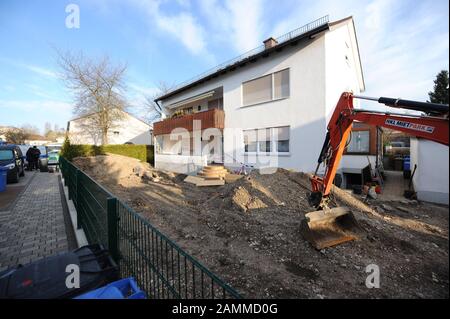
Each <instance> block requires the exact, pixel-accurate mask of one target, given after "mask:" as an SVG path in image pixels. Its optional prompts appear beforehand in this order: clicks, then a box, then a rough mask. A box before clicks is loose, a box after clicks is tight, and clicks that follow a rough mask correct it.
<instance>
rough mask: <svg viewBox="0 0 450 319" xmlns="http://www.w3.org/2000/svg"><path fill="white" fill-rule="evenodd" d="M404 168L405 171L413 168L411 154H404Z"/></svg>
mask: <svg viewBox="0 0 450 319" xmlns="http://www.w3.org/2000/svg"><path fill="white" fill-rule="evenodd" d="M403 170H404V171H409V170H411V158H410V156H404V157H403Z"/></svg>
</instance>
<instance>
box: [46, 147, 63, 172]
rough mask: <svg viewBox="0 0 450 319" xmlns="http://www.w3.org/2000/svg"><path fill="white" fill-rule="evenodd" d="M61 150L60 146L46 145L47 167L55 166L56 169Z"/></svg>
mask: <svg viewBox="0 0 450 319" xmlns="http://www.w3.org/2000/svg"><path fill="white" fill-rule="evenodd" d="M61 148H62V144H49V145H47V154H48V165H49V166H56V169H58V165H59V152H61Z"/></svg>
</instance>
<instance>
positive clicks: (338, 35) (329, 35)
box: [325, 20, 365, 122]
mask: <svg viewBox="0 0 450 319" xmlns="http://www.w3.org/2000/svg"><path fill="white" fill-rule="evenodd" d="M325 67H326V112H327V122H328V120H329V119H330V117H331V115H332V114H333V111H334V109H335V107H336V104H337V102H338V100H339V98H340V96H341V94H342V93H343V92H353V93H355V94H358V93H361V92H363V91H364V89H365V88H364V82H363V79H362V74H361V73H362V70H361V65H360V62H359V54H358V47H357V44H356V38H355V32H354V26H353V23H352V21H351V20H347V21H344V22H341V23H339V24H337V25H334V26H332V27H331V28H330V31H328V32H326V34H325ZM354 104H355V106H356V107H357V106H358V105H359V100H357V99H356V100H354Z"/></svg>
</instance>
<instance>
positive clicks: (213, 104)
mask: <svg viewBox="0 0 450 319" xmlns="http://www.w3.org/2000/svg"><path fill="white" fill-rule="evenodd" d="M222 104H223V100H222V98H219V99H215V100H211V101H208V109H209V110H211V109H223V107H222Z"/></svg>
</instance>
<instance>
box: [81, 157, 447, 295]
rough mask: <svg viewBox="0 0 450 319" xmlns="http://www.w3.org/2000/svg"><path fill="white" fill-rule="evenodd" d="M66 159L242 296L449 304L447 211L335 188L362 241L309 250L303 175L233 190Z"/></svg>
mask: <svg viewBox="0 0 450 319" xmlns="http://www.w3.org/2000/svg"><path fill="white" fill-rule="evenodd" d="M74 162H75V163H76V165H79V166H80V167H81V168H82V169H83V170H85V171H86V172H87V173H88V174H89V175H91V177H93V178H94V179H96V180H98V181H99V182H101V183H102V184H103V185H104V186H105V187H106V188H108V189H109V190H110V191H111V192H112V193H114V194H116V195H117V196H118V197H119V198H120V199H122V200H123V201H125V202H127V203H128V204H129V205H131V207H133V208H134V209H135V210H136V211H137V212H139V213H140V214H141V215H142V216H143V217H145V218H147V219H148V220H149V221H150V222H151V223H152V224H153V225H154V226H155V227H157V228H158V229H160V230H161V231H162V232H163V233H165V234H166V235H167V236H168V237H169V238H171V239H172V240H174V241H175V242H177V243H178V244H179V245H180V246H181V247H182V248H183V249H185V250H186V251H187V252H188V253H190V254H191V255H193V256H194V257H196V258H197V259H198V260H199V261H200V262H202V263H203V264H205V265H206V266H207V267H208V268H210V269H211V270H212V271H213V272H215V273H216V274H217V275H219V276H220V277H222V278H223V279H224V280H225V281H227V282H228V283H230V284H231V286H233V287H234V288H235V289H237V290H238V291H239V292H240V293H241V294H242V295H243V296H245V297H250V298H343V297H349V298H351V297H355V298H448V285H449V280H448V270H449V264H448V207H445V206H439V205H432V204H426V203H418V202H408V203H406V204H405V203H392V202H389V203H388V204H389V205H386V204H387V203H383V202H377V201H373V202H371V203H370V206H369V205H367V204H365V203H363V202H362V201H361V200H360V199H358V198H356V197H354V196H352V195H350V194H347V193H346V192H345V191H343V190H340V189H335V191H334V197H335V200H336V202H337V204H338V205H347V206H349V207H351V208H352V209H353V212H354V215H355V217H356V219H357V220H358V222H359V224H360V226H361V227H362V229H363V231H364V234H365V235H364V236H362V238H361V239H360V240H358V241H353V242H348V243H346V244H342V245H339V246H336V247H333V248H328V249H324V250H322V251H317V250H316V249H314V248H313V247H312V246H311V245H310V244H309V243H308V242H307V241H305V239H304V238H303V237H302V236H301V234H300V231H299V230H300V224H301V221H302V220H303V219H304V214H305V213H307V212H309V211H312V210H314V209H312V208H311V207H310V206H309V204H308V200H307V196H308V193H309V189H310V184H309V179H308V175H306V174H303V173H298V172H293V171H288V170H284V169H278V170H277V172H275V173H274V174H260V173H259V172H257V171H253V172H251V173H250V174H249V175H248V176H245V177H244V178H241V179H239V180H238V181H236V182H235V183H232V184H225V185H223V186H217V187H196V186H195V185H193V184H190V183H186V182H183V180H184V177H185V175H182V174H174V173H169V172H160V171H157V170H154V169H153V168H152V167H150V166H148V165H147V164H142V163H140V164H139V163H137V162H136V161H135V160H133V159H129V158H123V157H122V156H118V155H114V156H112V155H110V156H107V157H105V158H103V157H99V156H97V157H96V158H86V159H81V158H80V159H76V160H74ZM141 164H142V165H143V167H142V168H141V170H139V172H138V170H136V169H135V168H136V167H137V166H139V165H141ZM144 176H147V177H144ZM383 205H384V206H383ZM381 207H385V209H382V208H381ZM387 207H390V208H389V210H387V209H386V208H387ZM395 207H403V208H404V209H403V210H402V211H401V212H399V211H398V210H397V209H395ZM405 210H407V211H408V213H406V212H405ZM370 264H376V265H378V266H379V267H380V271H381V288H380V289H368V288H367V287H366V285H365V280H366V277H367V273H366V271H365V270H366V266H368V265H370Z"/></svg>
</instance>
